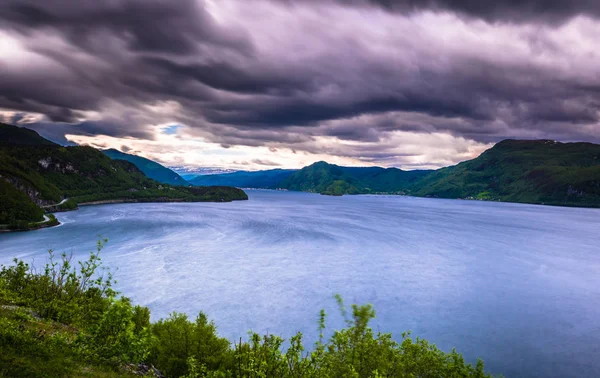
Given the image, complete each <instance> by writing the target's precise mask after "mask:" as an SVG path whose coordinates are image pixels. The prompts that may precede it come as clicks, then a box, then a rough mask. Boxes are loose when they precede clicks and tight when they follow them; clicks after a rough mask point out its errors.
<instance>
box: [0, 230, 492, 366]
mask: <svg viewBox="0 0 600 378" xmlns="http://www.w3.org/2000/svg"><path fill="white" fill-rule="evenodd" d="M105 242H106V240H100V241H99V242H98V245H97V248H96V251H94V252H91V253H90V256H89V257H88V259H87V260H85V261H81V262H78V263H72V262H71V259H70V257H69V256H67V255H65V254H61V255H60V259H56V257H55V255H54V253H53V252H52V251H50V253H49V261H48V263H47V265H46V267H45V269H44V270H43V271H41V272H35V271H34V270H33V268H32V267H30V266H29V265H27V264H25V263H24V262H22V261H18V260H15V263H14V265H11V266H8V267H3V268H2V270H1V271H0V350H2V353H0V377H2V376H7V377H48V376H52V377H55V376H56V377H63V376H64V377H68V376H90V377H92V376H94V377H112V376H131V375H132V372H131V371H130V370H127V369H126V368H125V367H127V366H132V364H137V363H140V362H143V363H145V364H152V365H153V366H155V367H156V368H158V369H159V370H161V371H162V372H163V373H164V374H166V376H168V377H187V378H200V377H202V378H207V377H213V378H214V377H221V378H225V377H231V378H233V377H239V378H242V377H244V378H245V377H283V378H286V377H289V378H292V377H305V378H317V377H319V378H320V377H331V378H337V377H339V378H345V377H359V378H363V377H364V378H367V377H372V378H376V377H432V378H438V377H474V378H475V377H476V378H483V377H489V375H486V374H485V372H484V367H483V363H482V362H481V361H478V362H477V364H476V365H475V366H473V365H471V364H468V363H467V362H465V360H464V359H463V357H462V355H460V354H458V353H457V352H456V351H454V350H453V351H451V352H450V353H444V352H442V351H440V350H439V349H437V348H436V347H435V345H433V344H430V343H429V342H427V341H426V340H423V339H419V338H417V339H416V340H413V339H411V338H410V334H409V333H405V334H403V335H402V338H401V340H400V341H395V340H394V339H393V338H392V335H391V334H387V333H374V332H373V330H372V329H371V328H370V327H369V322H370V321H371V320H372V319H373V318H374V317H375V311H374V309H373V307H372V306H371V305H364V306H358V305H352V306H351V308H350V311H348V310H347V309H346V307H345V305H344V302H343V300H342V298H341V297H340V296H339V295H338V296H336V301H337V302H338V305H339V309H340V313H341V314H342V316H343V317H344V318H345V319H346V328H344V329H341V330H337V331H335V332H334V333H333V335H332V336H331V338H330V339H329V340H326V341H325V340H324V336H323V331H324V329H325V323H326V314H325V312H324V311H323V310H321V312H320V313H319V318H318V329H319V340H318V341H317V343H316V344H315V345H314V347H312V348H309V349H307V348H306V347H305V346H304V344H303V335H302V334H301V333H298V334H296V335H294V336H292V337H291V338H290V339H289V340H285V339H283V338H282V337H280V336H276V335H259V334H256V333H251V334H250V335H249V338H248V340H246V341H244V340H242V339H241V338H240V340H239V342H237V341H236V342H235V343H233V345H232V344H230V342H229V341H228V340H226V339H224V338H222V337H219V336H218V334H217V329H216V326H215V324H214V323H213V322H211V321H209V320H208V318H207V316H206V315H205V314H203V313H200V314H199V315H198V316H197V317H196V319H195V320H190V319H188V317H187V316H186V315H184V314H179V313H172V314H171V315H170V316H169V317H168V318H167V319H163V320H159V321H158V322H156V323H151V322H150V311H149V310H148V308H146V307H141V306H134V305H133V304H132V303H131V301H130V300H129V299H127V298H125V297H118V295H117V293H116V292H115V291H114V290H112V288H111V286H112V283H113V280H112V276H111V275H110V272H107V271H106V270H104V269H103V267H102V260H101V258H100V252H101V250H102V248H103V246H104V243H105ZM129 369H130V368H129Z"/></svg>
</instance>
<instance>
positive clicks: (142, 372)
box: [125, 364, 166, 378]
mask: <svg viewBox="0 0 600 378" xmlns="http://www.w3.org/2000/svg"><path fill="white" fill-rule="evenodd" d="M125 370H127V371H128V372H130V373H132V374H134V375H139V376H142V377H155V378H166V377H165V376H164V375H163V373H161V372H160V370H158V369H157V368H155V367H154V366H152V365H147V364H127V365H125Z"/></svg>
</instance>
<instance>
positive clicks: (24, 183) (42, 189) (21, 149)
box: [0, 124, 248, 229]
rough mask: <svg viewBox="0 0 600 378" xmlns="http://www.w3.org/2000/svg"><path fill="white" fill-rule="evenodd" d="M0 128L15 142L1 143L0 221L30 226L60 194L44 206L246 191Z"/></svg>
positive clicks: (219, 198)
mask: <svg viewBox="0 0 600 378" xmlns="http://www.w3.org/2000/svg"><path fill="white" fill-rule="evenodd" d="M2 133H5V134H11V135H13V136H14V137H12V138H10V139H9V141H17V142H18V143H17V142H15V143H14V144H11V143H2V144H0V199H1V200H0V225H11V226H10V227H9V228H10V229H28V228H30V226H29V225H30V223H31V222H34V221H35V222H37V221H40V220H41V218H42V215H43V210H42V209H41V208H40V207H39V206H42V205H44V206H50V205H53V204H57V203H60V202H61V200H62V199H63V198H69V200H68V201H67V202H65V203H63V204H61V205H59V206H56V208H52V207H51V208H50V209H48V208H47V210H49V211H63V210H73V209H76V208H77V204H78V203H85V202H96V201H112V200H119V201H132V202H170V201H173V202H175V201H177V202H181V201H190V202H196V201H216V202H226V201H234V200H245V199H248V196H247V195H246V193H244V192H243V191H242V190H240V189H236V188H229V187H208V188H188V187H184V186H170V185H165V184H160V183H159V182H156V181H154V180H152V179H150V178H148V177H146V176H145V175H144V173H143V172H142V171H140V170H139V169H138V168H137V167H136V166H135V165H134V164H132V163H130V162H128V161H125V160H112V159H111V158H109V157H108V156H106V155H105V154H103V153H102V152H100V151H98V150H96V149H94V148H92V147H78V146H76V147H61V146H59V145H56V144H54V143H52V142H49V141H46V140H45V139H43V138H42V137H40V136H39V135H38V134H37V133H35V132H32V131H31V130H27V129H23V128H19V127H15V126H9V125H4V124H0V135H2ZM32 133H33V134H32ZM28 138H30V139H28ZM44 141H45V142H44ZM46 142H47V143H46ZM165 169H166V168H165ZM31 227H33V228H36V227H38V226H36V225H31Z"/></svg>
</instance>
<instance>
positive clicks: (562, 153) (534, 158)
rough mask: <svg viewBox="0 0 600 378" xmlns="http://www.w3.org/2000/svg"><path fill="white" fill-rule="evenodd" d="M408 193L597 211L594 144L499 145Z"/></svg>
mask: <svg viewBox="0 0 600 378" xmlns="http://www.w3.org/2000/svg"><path fill="white" fill-rule="evenodd" d="M411 194H413V195H417V196H430V197H442V198H467V199H484V200H497V201H508V202H525V203H543V204H551V205H565V206H600V145H596V144H591V143H558V142H554V141H549V140H535V141H519V140H505V141H502V142H500V143H498V144H496V145H495V146H494V147H492V148H491V149H489V150H487V151H485V152H484V153H483V154H481V156H479V157H477V158H475V159H473V160H469V161H466V162H463V163H460V164H458V165H456V166H453V167H447V168H442V169H439V170H437V171H434V172H433V173H431V174H429V175H427V176H425V177H424V178H423V179H422V180H419V181H418V182H417V183H416V185H415V186H413V187H412V188H411Z"/></svg>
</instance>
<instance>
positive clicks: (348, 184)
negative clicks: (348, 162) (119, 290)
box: [278, 161, 428, 195]
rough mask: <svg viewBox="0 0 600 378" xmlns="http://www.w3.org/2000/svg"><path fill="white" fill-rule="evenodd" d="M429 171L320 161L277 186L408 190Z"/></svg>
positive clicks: (331, 191) (327, 190) (349, 190)
mask: <svg viewBox="0 0 600 378" xmlns="http://www.w3.org/2000/svg"><path fill="white" fill-rule="evenodd" d="M427 172H428V171H402V170H400V169H397V168H388V169H386V168H380V167H341V166H338V165H334V164H328V163H326V162H324V161H320V162H317V163H314V164H312V165H309V166H308V167H304V168H302V169H301V170H299V171H297V172H295V173H294V174H292V175H290V176H289V177H288V178H286V179H285V180H283V181H282V182H281V183H280V184H279V185H278V187H280V188H284V189H289V190H300V191H305V192H315V193H322V194H327V195H342V194H365V193H406V192H407V190H408V189H409V188H410V186H411V185H412V184H413V183H414V182H415V181H416V180H418V179H419V178H421V177H423V176H424V175H426V174H427Z"/></svg>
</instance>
